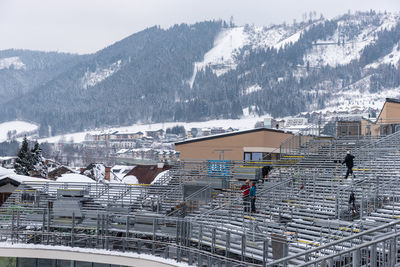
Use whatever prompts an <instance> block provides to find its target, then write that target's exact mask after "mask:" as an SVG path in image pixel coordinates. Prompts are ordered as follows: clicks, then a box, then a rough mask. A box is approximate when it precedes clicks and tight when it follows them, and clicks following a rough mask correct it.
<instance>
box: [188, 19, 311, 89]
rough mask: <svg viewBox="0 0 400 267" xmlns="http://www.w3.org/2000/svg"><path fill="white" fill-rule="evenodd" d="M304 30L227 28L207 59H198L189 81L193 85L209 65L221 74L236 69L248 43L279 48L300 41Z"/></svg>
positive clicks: (278, 27) (288, 27) (285, 27)
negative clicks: (238, 59) (239, 54)
mask: <svg viewBox="0 0 400 267" xmlns="http://www.w3.org/2000/svg"><path fill="white" fill-rule="evenodd" d="M303 30H304V29H300V30H298V29H296V28H295V27H293V26H283V25H279V26H273V27H269V28H266V27H255V26H248V25H247V26H241V27H234V28H228V29H223V30H222V31H221V32H220V33H219V35H218V36H217V37H216V38H215V42H214V47H213V48H212V49H211V50H209V51H208V52H207V53H206V54H205V55H204V59H203V61H201V62H195V64H194V69H193V75H192V77H191V79H190V81H189V84H190V86H191V87H192V86H193V83H194V81H195V79H196V74H197V71H199V70H202V69H204V68H205V67H207V66H210V67H211V68H212V70H213V71H214V73H215V74H216V75H217V76H220V75H223V74H225V73H226V72H228V71H229V70H232V69H235V68H236V66H237V64H236V61H235V56H236V55H237V53H239V52H240V49H242V48H243V47H244V46H246V45H252V48H253V49H257V48H267V47H273V46H274V47H275V46H276V48H278V49H279V47H281V46H283V45H285V44H286V43H289V42H292V43H295V42H297V40H298V39H299V38H300V34H301V33H302V32H303Z"/></svg>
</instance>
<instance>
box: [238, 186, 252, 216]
mask: <svg viewBox="0 0 400 267" xmlns="http://www.w3.org/2000/svg"><path fill="white" fill-rule="evenodd" d="M249 182H250V181H249V180H246V183H245V184H244V185H242V187H241V188H240V190H242V191H243V208H244V212H249V211H250V186H249Z"/></svg>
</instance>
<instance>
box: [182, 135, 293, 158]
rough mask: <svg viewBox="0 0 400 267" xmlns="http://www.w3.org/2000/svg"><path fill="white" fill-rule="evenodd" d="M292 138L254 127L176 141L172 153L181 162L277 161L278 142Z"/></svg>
mask: <svg viewBox="0 0 400 267" xmlns="http://www.w3.org/2000/svg"><path fill="white" fill-rule="evenodd" d="M292 136H293V134H292V133H287V132H284V131H281V130H274V129H267V128H256V129H252V130H246V131H237V132H231V133H224V134H218V135H212V136H207V137H200V138H195V139H191V140H186V141H182V142H177V143H175V150H176V151H179V152H180V158H181V159H183V160H188V159H204V160H206V159H210V160H212V159H225V160H255V161H257V160H263V159H277V158H278V156H279V147H280V144H281V142H283V141H284V140H286V139H288V138H291V137H292Z"/></svg>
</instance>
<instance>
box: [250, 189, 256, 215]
mask: <svg viewBox="0 0 400 267" xmlns="http://www.w3.org/2000/svg"><path fill="white" fill-rule="evenodd" d="M256 189H257V188H256V182H252V183H251V188H250V200H251V213H255V212H256Z"/></svg>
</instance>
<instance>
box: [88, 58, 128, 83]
mask: <svg viewBox="0 0 400 267" xmlns="http://www.w3.org/2000/svg"><path fill="white" fill-rule="evenodd" d="M120 69H121V60H118V61H117V62H115V63H113V64H111V65H110V66H109V67H108V68H103V69H100V68H96V70H95V71H94V72H90V71H89V70H88V71H86V72H85V75H84V76H83V77H82V79H81V82H82V88H83V89H87V88H88V87H92V86H95V85H96V84H98V83H100V82H101V81H103V80H105V79H106V78H108V77H110V76H111V75H113V74H114V73H115V72H117V71H119V70H120Z"/></svg>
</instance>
